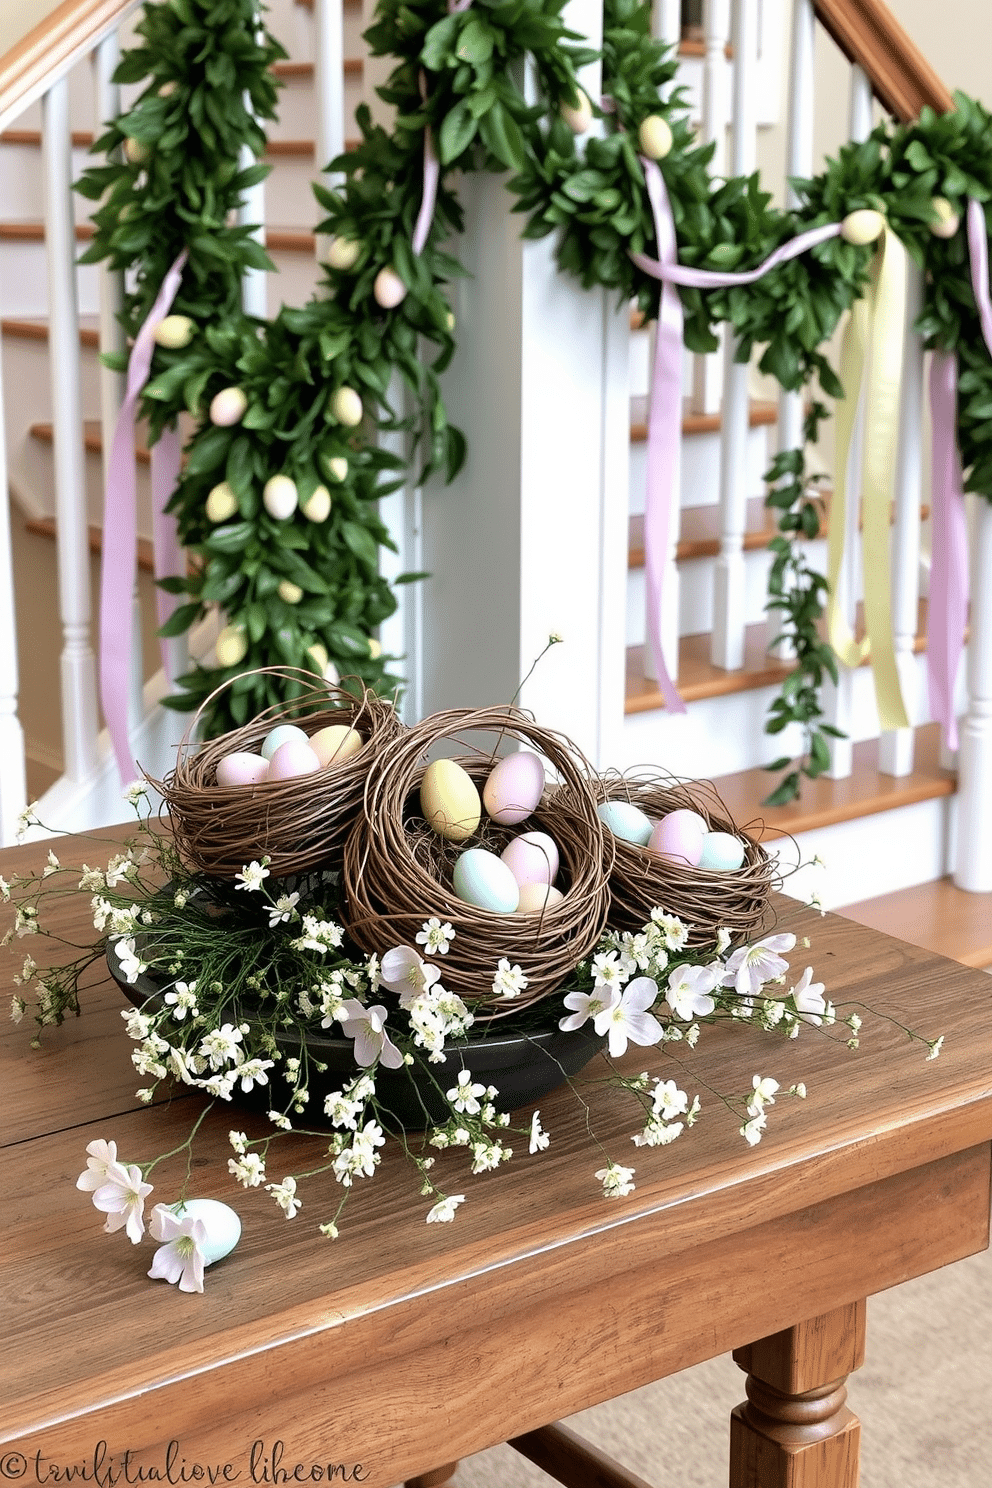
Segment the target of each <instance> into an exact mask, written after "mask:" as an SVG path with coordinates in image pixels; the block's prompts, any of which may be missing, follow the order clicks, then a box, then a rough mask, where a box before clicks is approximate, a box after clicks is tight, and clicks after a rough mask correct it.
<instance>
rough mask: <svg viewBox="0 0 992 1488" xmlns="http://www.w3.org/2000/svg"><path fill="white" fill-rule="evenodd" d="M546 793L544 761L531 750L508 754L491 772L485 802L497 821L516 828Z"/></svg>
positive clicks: (485, 790)
mask: <svg viewBox="0 0 992 1488" xmlns="http://www.w3.org/2000/svg"><path fill="white" fill-rule="evenodd" d="M543 794H544V762H543V760H541V759H540V758H539V757H538V756H537V755H536V754H531V753H530V752H529V751H528V750H520V751H518V753H516V754H508V755H507V756H506V759H501V760H500V761H499V764H497V765H495V766H494V767H493V769H492V770H491V771H490V772H489V779H488V780H487V781H486V784H485V787H484V788H483V792H482V802H483V805H484V806H485V808H486V810H487V811H488V813H489V815H490V816H491V817H492V819H493V821H494V822H499V824H500V826H503V827H515V826H516V825H517V823H518V822H522V821H525V820H526V818H527V817H528V816H530V814H531V812H532V811H533V810H534V808H535V806H536V805H537V803H538V802H539V801H540V799H541V797H542V795H543Z"/></svg>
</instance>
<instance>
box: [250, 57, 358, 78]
mask: <svg viewBox="0 0 992 1488" xmlns="http://www.w3.org/2000/svg"><path fill="white" fill-rule="evenodd" d="M270 71H271V72H272V73H273V74H274V75H275V76H276V77H279V78H308V79H312V78H313V75H314V66H313V63H312V62H273V64H272V67H271V68H270ZM342 71H343V72H344V75H345V77H361V76H362V74H363V73H364V71H365V59H364V57H345V59H344V64H343V67H342Z"/></svg>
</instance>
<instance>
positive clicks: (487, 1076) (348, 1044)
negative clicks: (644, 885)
mask: <svg viewBox="0 0 992 1488" xmlns="http://www.w3.org/2000/svg"><path fill="white" fill-rule="evenodd" d="M116 959H117V958H116V957H115V955H114V953H113V948H111V949H110V950H109V951H108V953H107V966H108V968H109V970H110V975H111V976H112V977H113V979H114V981H115V982H116V983H117V985H118V986H119V987H120V989H121V991H122V992H123V993H124V996H125V997H126V998H127V1000H128V1001H129V1002H131V1003H133V1004H134V1006H135V1007H139V1008H140V1007H143V1006H144V1005H145V1003H149V1002H150V1003H152V1004H153V1005H154V1006H156V1007H159V1006H161V996H162V984H161V983H160V982H159V981H157V980H156V979H155V978H154V977H151V976H149V975H148V974H147V973H145V972H142V974H141V975H140V976H139V977H138V980H137V982H135V983H134V984H133V985H131V984H129V983H127V982H125V981H124V979H123V978H122V977H121V975H120V972H119V968H118V966H117V965H116ZM167 985H168V984H167ZM246 1021H248V1022H250V1021H251V1016H250V1014H249V1015H247V1018H246ZM276 1043H277V1045H278V1046H279V1049H280V1050H281V1052H282V1054H283V1056H284V1057H285V1058H294V1057H295V1058H298V1057H299V1056H300V1049H301V1046H300V1043H299V1041H298V1040H297V1039H296V1038H293V1037H289V1036H287V1035H286V1034H276ZM305 1046H306V1052H307V1059H308V1065H309V1070H310V1075H309V1080H308V1088H309V1090H310V1100H309V1103H308V1105H307V1110H306V1115H305V1117H304V1120H305V1123H306V1125H308V1126H321V1125H323V1124H324V1116H323V1110H324V1097H325V1096H326V1095H329V1094H330V1093H331V1092H332V1091H337V1090H340V1089H341V1087H342V1085H343V1084H344V1083H345V1082H346V1081H347V1080H349V1079H351V1078H352V1077H353V1076H354V1075H355V1074H356V1073H357V1072H358V1066H357V1065H356V1064H355V1058H354V1044H353V1043H352V1041H351V1039H340V1038H329V1037H327V1036H326V1035H324V1034H322V1033H319V1032H314V1033H308V1034H307V1035H306V1037H305ZM605 1047H606V1039H605V1037H600V1036H599V1035H598V1034H596V1033H594V1032H593V1030H592V1029H591V1028H580V1029H577V1030H576V1031H575V1032H574V1033H562V1031H561V1029H559V1028H558V1027H557V1026H554V1027H552V1028H548V1029H546V1030H543V1031H541V1032H537V1033H526V1034H512V1035H506V1034H500V1033H498V1032H497V1031H495V1030H494V1028H493V1025H492V1024H488V1025H487V1031H486V1033H485V1035H483V1036H481V1037H478V1038H469V1039H465V1040H459V1042H458V1043H456V1044H452V1045H451V1046H450V1047H449V1048H447V1049H446V1050H445V1051H444V1058H443V1060H441V1061H439V1062H438V1063H437V1064H431V1063H429V1062H428V1060H427V1056H426V1054H420V1056H419V1058H418V1061H417V1063H416V1064H414V1065H404V1066H403V1068H402V1069H398V1070H390V1069H384V1068H382V1067H381V1066H380V1068H379V1069H378V1070H377V1072H376V1077H375V1088H376V1102H377V1104H378V1106H379V1108H380V1111H381V1112H382V1115H383V1116H384V1117H388V1118H390V1119H391V1122H392V1124H394V1125H395V1126H396V1127H398V1128H401V1129H402V1130H404V1131H423V1130H424V1128H425V1127H427V1126H429V1125H431V1124H432V1123H434V1122H445V1121H447V1119H448V1117H449V1115H450V1114H451V1113H450V1111H449V1109H448V1106H447V1104H446V1102H445V1100H444V1092H445V1091H447V1090H450V1089H451V1088H452V1087H453V1086H454V1085H455V1084H456V1082H457V1080H458V1073H459V1071H460V1070H463V1069H465V1070H468V1071H469V1073H470V1074H471V1076H472V1079H473V1081H475V1082H477V1083H478V1084H480V1085H485V1086H489V1085H494V1086H495V1087H496V1089H497V1090H498V1092H499V1095H498V1097H497V1099H496V1101H495V1104H496V1107H497V1109H498V1110H501V1111H515V1110H518V1109H519V1108H520V1107H521V1106H528V1105H530V1104H531V1103H532V1102H534V1101H538V1100H541V1099H542V1098H543V1097H544V1096H545V1095H547V1094H549V1092H550V1091H552V1090H555V1089H557V1087H558V1086H559V1085H563V1084H564V1083H565V1081H566V1080H567V1079H568V1078H569V1077H570V1076H572V1075H576V1074H578V1072H579V1071H580V1070H581V1069H583V1068H584V1066H585V1065H587V1064H588V1063H589V1061H590V1060H591V1059H593V1058H594V1057H595V1055H597V1054H598V1053H599V1052H600V1051H601V1050H602V1049H604V1048H605ZM316 1064H324V1065H326V1066H327V1068H326V1070H318V1069H316V1068H315V1067H314V1066H315V1065H316ZM289 1099H290V1092H289V1087H288V1086H287V1084H286V1082H285V1081H284V1080H283V1079H282V1077H281V1076H279V1075H278V1074H277V1071H276V1070H270V1071H269V1084H268V1085H263V1086H261V1087H257V1086H256V1087H253V1089H252V1090H250V1091H248V1092H247V1093H245V1092H243V1091H241V1089H240V1088H239V1087H238V1086H235V1089H234V1093H233V1095H232V1101H234V1102H235V1103H236V1104H238V1105H241V1106H246V1107H250V1108H252V1109H254V1110H263V1111H269V1110H284V1109H285V1108H286V1106H287V1104H288V1103H289Z"/></svg>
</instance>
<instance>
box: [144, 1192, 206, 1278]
mask: <svg viewBox="0 0 992 1488" xmlns="http://www.w3.org/2000/svg"><path fill="white" fill-rule="evenodd" d="M148 1232H149V1234H150V1235H151V1237H152V1239H153V1240H162V1241H164V1242H165V1243H164V1244H162V1245H160V1246H159V1248H158V1250H157V1251H156V1252H155V1254H154V1256H153V1257H152V1265H151V1270H150V1271H149V1272H148V1275H149V1276H150V1277H151V1278H152V1279H153V1280H160V1281H168V1282H169V1283H171V1284H173V1285H174V1284H175V1283H176V1282H178V1283H179V1290H180V1291H181V1292H202V1291H203V1268H204V1266H205V1264H206V1259H205V1256H204V1253H203V1252H204V1247H205V1245H206V1243H207V1227H206V1225H205V1224H204V1223H203V1220H202V1219H194V1218H193V1216H192V1215H191V1214H187V1215H186V1216H185V1217H182V1216H180V1215H178V1214H175V1213H174V1212H173V1211H172V1210H171V1209H169V1208H167V1207H166V1205H165V1204H156V1205H155V1208H154V1209H153V1210H152V1218H151V1223H150V1225H149V1226H148Z"/></svg>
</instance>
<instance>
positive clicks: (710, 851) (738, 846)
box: [699, 832, 744, 873]
mask: <svg viewBox="0 0 992 1488" xmlns="http://www.w3.org/2000/svg"><path fill="white" fill-rule="evenodd" d="M743 861H744V844H743V842H742V841H741V839H740V838H739V837H733V836H731V834H730V833H729V832H707V833H706V836H705V837H704V838H703V855H702V857H701V858H700V860H699V867H700V868H710V869H712V870H713V871H714V872H723V873H733V871H734V869H735V868H739V867H740V866H741V864H742V863H743Z"/></svg>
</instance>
